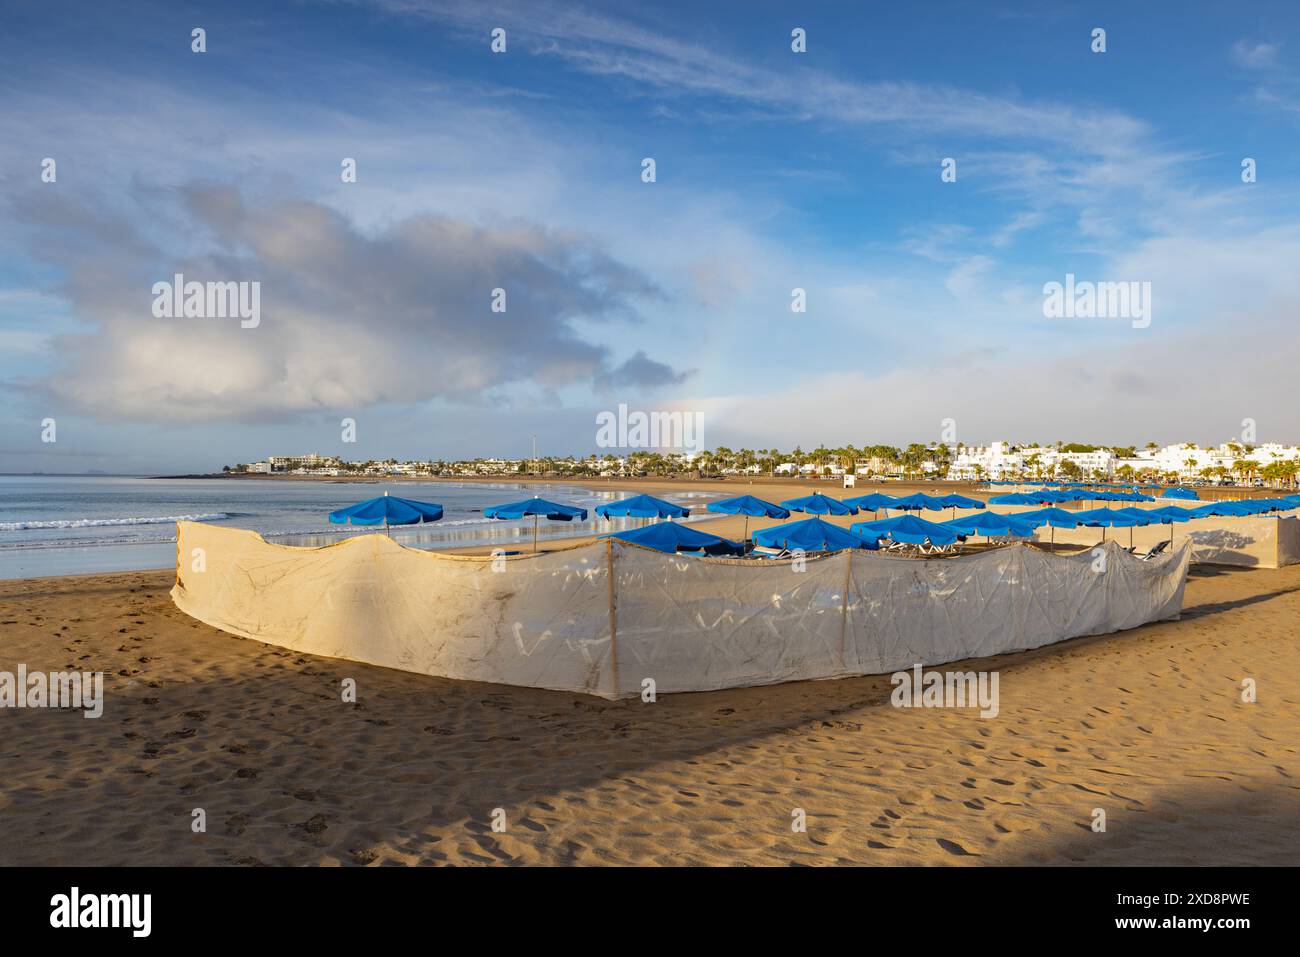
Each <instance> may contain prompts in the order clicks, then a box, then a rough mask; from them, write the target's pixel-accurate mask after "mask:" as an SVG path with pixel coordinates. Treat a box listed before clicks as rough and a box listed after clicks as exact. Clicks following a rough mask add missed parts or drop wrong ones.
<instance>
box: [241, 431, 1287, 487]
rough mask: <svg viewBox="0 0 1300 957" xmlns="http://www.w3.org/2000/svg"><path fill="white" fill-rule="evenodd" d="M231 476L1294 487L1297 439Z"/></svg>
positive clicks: (467, 462)
mask: <svg viewBox="0 0 1300 957" xmlns="http://www.w3.org/2000/svg"><path fill="white" fill-rule="evenodd" d="M222 472H223V473H225V474H230V475H272V474H282V475H307V476H334V477H365V476H370V477H373V476H380V477H410V478H419V477H438V478H459V477H463V478H474V477H492V476H499V477H502V478H508V477H520V476H530V475H531V476H540V477H544V478H560V479H565V478H571V479H588V478H596V477H599V478H629V477H642V476H657V477H672V476H689V477H726V476H772V477H788V478H797V477H803V478H830V479H837V478H842V479H844V482H845V485H855V484H856V483H857V482H858V481H905V480H909V479H949V480H962V481H1014V480H1030V479H1033V480H1035V481H1050V480H1064V481H1084V482H1144V483H1162V484H1170V485H1172V484H1183V485H1194V486H1208V485H1238V486H1260V487H1262V486H1270V487H1278V488H1281V487H1288V488H1290V487H1295V484H1296V478H1297V475H1298V474H1300V447H1298V446H1296V445H1282V444H1280V443H1277V442H1269V443H1264V444H1259V445H1253V444H1249V443H1244V442H1224V443H1221V444H1219V445H1217V446H1202V445H1197V444H1195V443H1191V442H1185V443H1178V444H1174V445H1164V446H1161V445H1158V444H1157V443H1155V442H1149V443H1147V444H1146V446H1145V447H1143V448H1137V447H1134V446H1128V447H1124V446H1104V445H1088V444H1082V443H1066V442H1058V443H1056V444H1054V445H1038V444H1022V445H1017V444H1013V443H1011V442H1005V441H1003V442H993V443H991V444H989V445H979V446H976V445H964V444H961V443H957V444H954V445H944V444H930V445H925V444H920V443H912V444H910V445H908V446H906V447H905V448H896V447H893V446H887V445H870V446H863V447H860V448H859V447H855V446H852V445H847V446H844V447H841V448H825V447H819V448H816V449H813V450H811V451H804V450H803V449H801V448H795V449H794V450H793V451H789V452H783V451H780V450H778V449H731V448H727V447H725V446H719V447H717V448H715V449H712V450H709V451H701V452H674V451H666V450H638V451H629V452H625V453H624V454H622V455H613V454H609V453H606V454H601V455H597V454H591V455H588V456H586V457H580V456H572V455H570V456H564V457H555V456H540V457H537V458H526V459H504V458H473V459H457V460H445V459H427V460H400V461H399V460H398V459H395V458H389V459H384V460H373V459H371V460H365V461H354V460H348V459H344V458H342V457H340V456H332V455H320V454H317V453H310V454H302V455H271V456H267V457H266V458H265V459H262V460H260V461H257V462H252V463H248V464H237V465H227V466H225V467H224V468H223V469H222Z"/></svg>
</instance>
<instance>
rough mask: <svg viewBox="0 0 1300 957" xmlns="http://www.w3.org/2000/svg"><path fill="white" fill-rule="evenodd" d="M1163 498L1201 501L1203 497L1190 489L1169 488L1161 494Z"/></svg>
mask: <svg viewBox="0 0 1300 957" xmlns="http://www.w3.org/2000/svg"><path fill="white" fill-rule="evenodd" d="M1160 497H1161V498H1187V499H1199V498H1200V497H1201V496H1199V495H1197V494H1196V492H1195V491H1194V490H1192V489H1190V488H1167V489H1165V490H1164V491H1163V492H1161V493H1160Z"/></svg>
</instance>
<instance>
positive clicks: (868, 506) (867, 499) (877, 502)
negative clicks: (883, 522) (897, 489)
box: [844, 492, 898, 512]
mask: <svg viewBox="0 0 1300 957" xmlns="http://www.w3.org/2000/svg"><path fill="white" fill-rule="evenodd" d="M897 501H898V499H897V498H895V497H894V496H893V495H886V494H885V493H884V492H872V493H871V494H869V495H858V496H856V497H854V498H846V499H845V500H844V504H845V505H849V506H852V507H853V508H860V509H862V511H864V512H879V511H880V510H881V509H882V508H893V506H894V503H895V502H897Z"/></svg>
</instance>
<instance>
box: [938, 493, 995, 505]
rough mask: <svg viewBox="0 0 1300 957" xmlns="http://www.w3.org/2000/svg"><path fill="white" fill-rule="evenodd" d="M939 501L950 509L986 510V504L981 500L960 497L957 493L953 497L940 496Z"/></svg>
mask: <svg viewBox="0 0 1300 957" xmlns="http://www.w3.org/2000/svg"><path fill="white" fill-rule="evenodd" d="M939 501H941V502H943V504H944V505H947V506H948V507H949V508H984V503H983V502H981V501H980V500H979V499H977V498H967V497H966V496H965V495H958V494H957V493H956V492H953V493H952V494H951V495H940V496H939Z"/></svg>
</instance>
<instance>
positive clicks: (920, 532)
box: [849, 515, 958, 545]
mask: <svg viewBox="0 0 1300 957" xmlns="http://www.w3.org/2000/svg"><path fill="white" fill-rule="evenodd" d="M849 531H851V532H853V533H854V534H855V535H861V536H862V537H863V538H865V539H868V540H870V541H878V540H879V539H882V538H888V539H891V540H892V541H895V542H907V543H908V544H911V545H925V544H926V543H929V544H931V545H951V544H952V543H953V542H955V541H957V538H958V533H957V532H956V531H954V530H953V529H952V528H950V527H948V526H947V525H940V524H939V523H938V522H927V521H926V520H925V519H923V518H918V517H917V516H915V515H899V516H898V517H897V518H884V519H881V520H880V521H878V522H856V523H854V524H853V525H850V526H849Z"/></svg>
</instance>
